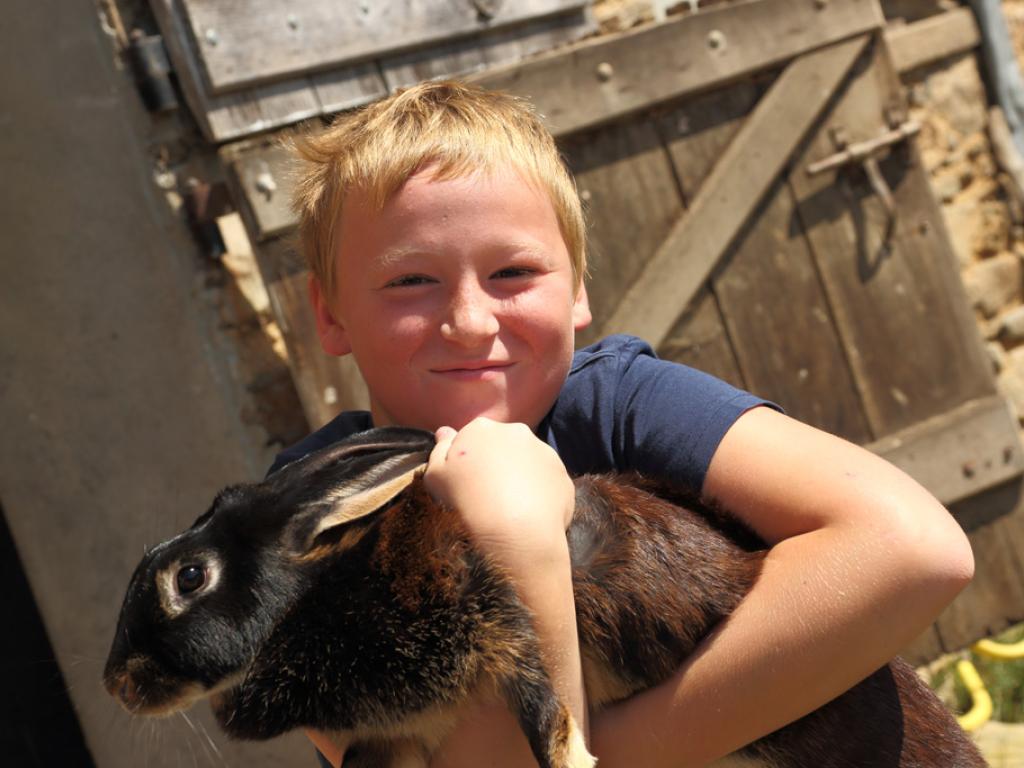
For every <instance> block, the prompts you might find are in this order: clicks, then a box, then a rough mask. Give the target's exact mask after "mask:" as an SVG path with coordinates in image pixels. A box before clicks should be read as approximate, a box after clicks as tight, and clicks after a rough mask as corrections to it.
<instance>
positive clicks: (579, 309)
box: [572, 283, 593, 331]
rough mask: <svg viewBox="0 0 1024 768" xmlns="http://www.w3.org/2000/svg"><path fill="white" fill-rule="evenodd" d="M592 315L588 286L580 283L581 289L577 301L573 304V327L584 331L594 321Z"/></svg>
mask: <svg viewBox="0 0 1024 768" xmlns="http://www.w3.org/2000/svg"><path fill="white" fill-rule="evenodd" d="M592 319H593V318H592V316H591V314H590V299H588V298H587V286H585V285H584V284H583V283H580V289H579V291H578V292H577V293H576V300H575V301H574V302H573V304H572V327H573V328H574V329H575V330H577V331H582V330H583V329H584V328H586V327H587V326H588V325H590V321H591V320H592Z"/></svg>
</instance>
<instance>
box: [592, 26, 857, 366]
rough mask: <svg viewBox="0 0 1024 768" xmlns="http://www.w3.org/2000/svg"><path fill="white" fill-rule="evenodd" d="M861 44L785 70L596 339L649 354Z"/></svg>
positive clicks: (838, 48)
mask: <svg viewBox="0 0 1024 768" xmlns="http://www.w3.org/2000/svg"><path fill="white" fill-rule="evenodd" d="M868 38H869V36H868V35H864V36H862V37H858V38H855V39H853V40H848V41H846V42H843V43H837V44H836V45H833V46H830V47H828V48H824V49H821V50H818V51H815V52H813V53H809V54H806V55H804V56H801V57H800V58H798V59H796V60H795V61H794V62H793V63H791V64H790V65H789V66H788V67H787V68H786V70H785V71H784V72H783V73H782V74H781V75H780V76H779V78H778V79H777V80H776V81H775V83H773V84H772V87H771V88H770V89H769V91H768V92H767V93H766V94H765V95H764V97H763V98H762V99H761V101H760V102H758V104H757V106H756V107H755V108H754V111H753V112H752V113H751V115H750V117H749V118H747V121H746V123H744V125H743V127H742V128H741V129H740V130H739V132H738V133H737V135H736V138H735V139H734V140H733V141H732V143H731V144H730V145H729V146H728V148H727V149H726V150H725V152H724V153H723V154H722V157H721V159H720V160H719V161H718V163H717V164H716V165H715V167H714V169H713V170H712V172H711V174H710V175H709V176H708V178H707V180H706V181H705V182H704V183H703V184H702V185H701V187H700V189H699V191H698V192H697V196H696V197H695V198H694V200H693V202H692V203H691V204H690V207H689V209H688V211H687V212H686V214H685V215H684V216H683V217H682V219H680V221H679V222H678V223H677V224H676V225H675V227H674V228H673V229H672V231H671V232H670V233H669V235H668V237H667V238H666V239H665V242H664V243H663V244H662V245H661V247H660V248H659V249H658V251H657V252H656V253H655V254H654V256H652V257H651V259H650V261H649V262H648V263H647V266H646V267H645V269H644V271H643V272H642V273H641V274H640V277H639V278H638V279H637V280H636V281H635V282H634V283H633V285H631V286H630V287H629V289H628V290H627V291H626V293H625V296H624V297H623V299H622V301H621V302H620V304H619V306H618V307H617V308H616V310H615V312H614V314H613V315H612V317H611V319H610V320H609V321H608V322H607V323H606V324H605V326H604V328H602V335H607V334H609V333H622V332H629V333H635V334H636V335H638V336H641V337H643V338H646V339H647V340H648V341H649V342H651V344H652V345H653V346H655V347H657V346H658V344H660V343H661V342H662V340H663V339H664V338H665V336H666V334H667V333H668V332H669V330H670V329H671V328H672V325H673V324H674V323H675V321H676V319H677V318H678V317H679V314H680V312H682V310H683V309H684V308H685V307H686V305H687V304H688V303H689V301H690V299H691V298H692V297H693V296H694V294H696V292H697V291H698V290H699V289H700V287H701V286H702V285H703V284H704V282H705V281H706V280H707V278H708V276H709V275H710V274H711V271H712V269H713V268H714V266H715V264H717V263H718V260H719V258H720V257H721V255H722V254H723V253H724V252H725V250H726V248H727V247H728V246H729V244H730V242H732V240H733V238H734V237H735V236H736V233H737V232H738V231H739V230H740V227H741V226H742V225H743V223H744V222H745V221H746V220H747V218H748V217H749V216H750V214H751V213H752V212H753V211H754V209H755V208H756V206H757V205H758V203H759V202H760V201H761V199H762V198H763V197H764V195H765V194H766V192H767V191H768V189H769V188H770V187H771V185H772V182H773V181H774V180H775V178H776V176H778V174H779V172H780V171H781V170H782V168H783V166H784V165H785V163H786V161H787V160H788V158H789V156H790V155H791V154H792V153H793V149H794V148H795V147H796V145H797V143H798V142H799V141H800V139H801V138H803V136H804V135H805V134H806V133H807V131H808V130H809V129H810V127H811V126H812V125H813V124H814V122H815V120H816V119H817V118H818V116H819V115H820V114H821V112H822V110H823V109H824V107H825V105H826V104H827V103H828V101H829V99H830V97H831V96H832V95H833V94H834V93H835V91H836V89H837V88H838V87H839V85H840V83H842V81H843V78H844V77H845V76H846V73H847V72H848V71H849V69H850V67H851V66H852V65H853V63H854V61H855V60H856V59H857V57H858V56H859V55H860V53H861V51H863V50H864V47H865V45H866V44H867V41H868Z"/></svg>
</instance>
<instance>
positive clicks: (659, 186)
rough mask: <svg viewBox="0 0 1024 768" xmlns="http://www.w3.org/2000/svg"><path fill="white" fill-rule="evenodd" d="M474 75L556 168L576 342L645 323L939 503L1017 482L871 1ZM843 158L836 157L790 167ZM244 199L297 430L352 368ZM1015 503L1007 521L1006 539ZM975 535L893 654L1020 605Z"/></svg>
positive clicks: (1017, 570)
mask: <svg viewBox="0 0 1024 768" xmlns="http://www.w3.org/2000/svg"><path fill="white" fill-rule="evenodd" d="M479 79H480V81H481V82H482V83H483V84H484V85H486V86H487V87H496V88H503V89H505V90H511V91H514V92H516V93H520V94H522V95H525V96H528V97H530V98H531V99H532V100H533V101H534V102H535V103H536V104H537V106H538V108H539V111H540V112H541V113H542V114H544V115H545V116H546V117H547V119H548V120H549V124H550V126H551V129H552V131H553V132H554V133H555V134H556V137H557V138H558V140H559V141H560V143H561V147H562V149H563V151H564V153H565V156H566V158H567V161H568V163H569V165H570V167H571V168H572V170H573V172H574V174H575V176H576V179H577V183H578V186H579V189H580V193H581V197H582V198H583V200H584V202H585V204H586V208H587V212H588V217H589V219H590V224H591V226H590V242H589V250H590V256H591V263H592V277H591V279H590V282H589V291H590V296H591V300H592V304H593V309H594V315H595V322H594V325H593V328H592V329H591V330H589V331H588V332H587V333H586V334H583V335H582V336H581V338H580V342H581V343H586V342H588V341H590V340H593V339H594V338H597V337H599V336H603V335H605V334H608V333H618V332H627V333H635V334H637V335H639V336H642V337H644V338H646V339H648V340H649V341H650V342H651V343H652V344H654V345H655V346H656V348H657V349H658V352H659V354H661V355H662V356H663V357H666V358H669V359H673V360H677V361H679V362H683V363H687V364H691V365H694V366H696V367H699V368H702V369H704V370H707V371H709V372H711V373H713V374H715V375H718V376H720V377H721V378H723V379H725V380H727V381H730V382H732V383H734V384H736V385H738V386H741V387H744V388H746V389H749V390H751V391H753V392H755V393H757V394H759V395H762V396H765V397H768V398H770V399H772V400H774V401H776V402H778V403H779V404H780V405H782V406H783V407H784V408H785V409H786V411H787V412H788V413H789V414H791V415H793V416H794V417H796V418H799V419H801V420H803V421H806V422H808V423H810V424H813V425H815V426H818V427H820V428H823V429H825V430H828V431H830V432H833V433H835V434H838V435H840V436H843V437H845V438H847V439H849V440H851V441H853V442H856V443H859V444H862V445H865V446H867V447H869V448H870V449H871V450H873V451H875V452H877V453H879V454H881V455H883V456H885V457H886V458H887V459H889V460H890V461H892V462H893V463H895V464H897V465H898V466H900V467H902V468H904V469H905V470H906V471H907V472H908V473H910V474H911V475H912V476H914V477H915V478H917V479H918V480H919V481H920V482H921V483H922V484H924V485H925V486H926V487H927V488H929V489H930V490H931V491H932V492H933V493H934V494H935V495H936V496H937V497H938V498H939V499H940V500H941V501H942V502H943V503H945V504H957V505H963V504H966V503H968V502H969V500H972V499H973V500H976V499H978V498H979V494H982V493H983V492H992V493H997V492H999V493H1005V492H1006V489H1007V488H1011V487H1013V483H1014V481H1015V479H1016V482H1017V484H1018V486H1019V478H1020V476H1021V473H1022V472H1024V454H1022V450H1021V446H1020V442H1019V437H1018V428H1017V421H1016V418H1015V416H1014V415H1013V414H1012V413H1011V411H1010V409H1009V407H1008V406H1007V404H1006V402H1005V401H1004V400H1003V398H1002V397H1001V396H1000V395H999V394H998V393H997V391H996V387H995V383H994V379H993V375H992V372H991V370H990V367H989V364H988V362H987V358H986V355H985V353H984V350H983V347H982V345H981V340H980V338H979V335H978V332H977V329H976V326H975V323H974V319H973V317H972V315H971V312H970V310H969V308H968V305H967V302H966V298H965V295H964V290H963V286H962V284H961V281H960V277H959V274H958V271H957V267H956V263H955V259H954V257H953V255H952V251H951V248H950V245H949V240H948V237H947V234H946V232H945V228H944V225H943V222H942V217H941V213H940V211H939V209H938V207H937V205H936V203H935V201H934V199H933V197H932V195H931V191H930V188H929V184H928V180H927V177H926V175H925V173H924V170H923V168H922V165H921V163H920V159H919V158H918V155H917V151H916V149H915V147H914V145H913V138H912V135H913V126H912V125H911V124H908V121H907V119H906V110H905V105H904V102H903V95H902V91H901V88H900V83H899V79H898V76H897V74H896V71H895V69H894V66H893V64H892V57H891V55H890V52H889V50H888V47H887V43H886V37H885V35H884V34H883V20H882V15H881V12H880V10H879V8H878V6H877V3H875V2H865V0H833V2H830V3H828V4H818V3H813V2H807V3H793V2H791V0H759V1H758V2H751V3H744V4H738V5H729V6H725V7H722V8H720V9H714V10H712V11H708V12H702V13H699V14H696V15H694V16H690V17H685V18H682V19H677V20H675V21H672V22H669V23H666V24H662V25H656V26H654V27H650V28H646V29H641V30H637V31H635V32H631V33H629V34H626V35H622V36H618V37H615V38H609V39H607V40H603V41H598V42H594V43H590V44H587V45H583V46H580V47H578V48H574V49H570V50H568V51H565V52H561V53H556V54H552V55H550V56H547V57H543V58H541V59H539V60H535V61H530V62H526V63H524V64H522V65H520V66H518V67H516V68H513V69H511V70H504V71H501V72H496V73H489V74H485V75H483V76H481V77H480V78H479ZM886 136H889V137H890V138H891V139H892V140H891V141H889V140H887V139H886V138H885V137H886ZM872 147H873V148H872ZM276 151H278V150H275V149H273V148H272V147H267V146H255V147H242V148H237V149H232V150H229V152H228V153H227V157H228V160H229V162H230V163H231V165H232V167H233V168H234V169H235V172H236V180H237V181H238V188H239V192H240V194H241V195H242V196H247V197H249V198H254V197H255V195H254V194H253V192H252V189H253V183H252V179H253V178H255V177H254V176H253V172H252V171H251V169H252V168H256V169H257V170H258V169H259V168H261V167H262V166H261V165H260V163H264V164H268V163H269V164H270V165H273V163H274V162H276V161H275V160H274V158H273V153H274V152H276ZM840 152H845V153H846V155H847V156H848V158H847V159H849V160H850V162H846V163H839V164H836V165H835V167H831V168H826V169H825V170H822V171H819V172H816V173H812V172H811V169H812V166H815V165H820V164H821V163H822V161H826V160H828V159H829V158H831V157H833V156H835V155H836V154H837V153H840ZM247 169H250V170H247ZM247 179H248V181H247ZM261 205H262V203H260V202H259V200H258V199H257V200H256V201H255V202H252V203H251V204H250V206H249V207H250V211H249V213H248V219H249V222H250V228H251V229H252V230H253V232H254V234H255V235H256V236H257V237H259V238H261V239H262V245H261V247H260V248H259V251H260V253H261V255H260V260H261V268H262V269H263V272H264V277H265V278H266V279H267V281H268V283H269V286H268V287H269V290H270V294H271V296H272V297H273V300H274V301H275V306H276V313H277V316H278V318H279V320H280V321H281V322H282V325H283V330H284V332H285V336H286V339H287V340H288V346H289V353H290V354H291V355H292V366H293V371H294V374H295V379H296V382H297V385H298V388H299V390H300V393H301V396H302V399H303V403H304V406H305V408H306V413H307V416H308V417H309V420H310V422H311V425H312V426H314V427H315V426H318V425H319V424H321V423H324V422H325V421H327V420H328V419H329V418H331V417H332V416H333V415H334V414H335V413H336V412H337V411H339V410H341V409H343V408H347V407H349V408H350V407H361V406H364V405H365V389H363V388H362V384H361V382H360V380H359V378H358V373H357V372H356V371H355V370H354V368H353V367H352V366H351V363H349V362H347V361H337V360H329V359H327V358H325V357H324V356H323V355H322V354H321V353H320V352H319V349H318V344H317V342H316V340H315V334H314V333H313V325H312V318H311V314H310V312H309V310H308V308H307V306H306V300H305V281H306V277H305V273H304V269H303V267H302V266H301V261H300V260H299V259H297V257H296V256H295V254H294V250H293V249H291V248H289V246H288V244H287V243H288V241H287V231H288V227H289V226H290V223H289V222H287V221H282V222H275V221H274V220H273V217H272V216H270V215H269V214H266V213H265V212H264V213H261ZM261 217H262V218H261ZM282 233H284V234H282ZM992 489H996V490H994V491H993V490H992ZM965 500H968V501H965ZM1012 507H1013V505H1012V504H1011V505H1009V506H1008V507H1007V509H1011V508H1012ZM1018 518H1019V515H1018V516H1014V517H1013V520H1014V522H1012V523H1007V526H1009V527H1004V533H1006V532H1007V531H1010V532H1011V533H1012V536H1015V537H1017V540H1020V539H1022V538H1024V529H1021V530H1019V531H1018V530H1017V529H1018V528H1020V527H1021V526H1020V525H1019V523H1017V522H1015V521H1016V520H1017V519H1018ZM1013 526H1016V527H1013ZM1011 528H1012V530H1011ZM978 535H979V536H981V535H985V536H989V535H990V533H989V532H987V531H986V532H983V534H982V533H979V534H978ZM984 546H985V548H986V549H985V551H984V552H983V553H980V555H981V556H980V557H979V579H977V580H976V583H975V585H974V586H972V590H975V593H976V594H977V595H979V596H980V598H981V599H979V600H978V601H976V604H969V603H967V602H964V601H961V602H959V603H958V604H957V606H954V608H953V609H951V611H950V612H947V615H946V616H945V617H944V618H943V619H941V620H940V621H939V622H938V624H937V625H936V628H935V629H934V630H933V631H932V632H931V633H929V635H928V636H927V637H925V638H922V640H921V642H920V643H919V644H918V647H917V648H916V650H913V651H912V655H916V657H918V658H922V659H923V658H928V657H931V656H934V655H935V654H936V653H938V652H940V651H941V650H942V649H943V648H946V649H952V648H956V647H961V646H962V645H964V644H966V643H968V642H970V641H971V640H972V639H974V638H975V637H977V636H980V635H981V634H982V633H983V632H984V631H985V630H986V629H990V628H992V627H995V626H999V625H1001V624H1002V623H1004V622H1005V620H1006V619H1008V618H1012V617H1013V616H1014V615H1017V616H1018V617H1019V614H1020V613H1021V607H1022V606H1024V573H1022V570H1021V566H1020V564H1019V563H1018V562H1017V558H1016V557H1015V556H1014V554H1013V551H1012V547H1007V546H1005V545H1003V544H999V543H995V542H994V541H993V542H987V543H986V544H985V545H984ZM1007 590H1009V591H1007ZM999 594H1004V595H1006V597H1005V599H1002V598H999V597H998V595H999ZM979 605H980V606H981V607H980V608H979V607H978V606H979Z"/></svg>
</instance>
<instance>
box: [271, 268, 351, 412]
mask: <svg viewBox="0 0 1024 768" xmlns="http://www.w3.org/2000/svg"><path fill="white" fill-rule="evenodd" d="M308 282H309V276H308V274H304V273H299V274H294V275H291V276H289V277H286V278H283V279H281V280H278V281H277V282H274V283H271V284H270V285H268V286H267V292H268V293H269V295H270V302H271V305H272V306H273V309H274V317H276V318H277V321H278V323H279V324H280V325H281V334H282V335H283V336H284V340H285V346H286V347H287V349H288V364H289V366H290V367H291V370H292V377H293V379H294V381H295V388H296V390H297V391H298V393H299V400H300V401H301V402H302V410H303V412H304V413H305V414H306V420H307V421H308V422H309V425H310V427H311V428H312V429H318V428H319V427H321V426H323V425H324V424H326V423H327V422H328V421H330V420H331V419H332V418H334V417H335V416H336V415H337V414H338V413H340V412H341V411H347V410H360V409H362V410H365V409H367V408H369V402H370V400H369V394H368V393H367V390H366V384H365V383H364V382H363V378H362V376H361V375H360V373H359V369H358V368H357V367H356V364H355V361H354V360H353V359H352V357H351V355H347V356H345V357H331V356H329V355H327V354H326V353H325V352H324V351H323V350H322V349H321V348H320V340H319V337H318V336H317V333H316V319H315V318H314V316H313V310H312V308H311V307H310V304H309V299H308V291H307V288H308Z"/></svg>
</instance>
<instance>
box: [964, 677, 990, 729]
mask: <svg viewBox="0 0 1024 768" xmlns="http://www.w3.org/2000/svg"><path fill="white" fill-rule="evenodd" d="M956 671H957V673H958V674H959V675H960V679H961V680H962V681H963V683H964V687H966V688H967V692H968V693H970V694H971V701H972V704H971V708H970V709H969V710H968V711H967V712H965V713H964V714H962V715H961V716H960V717H958V718H957V722H959V723H960V727H961V728H963V729H964V730H965V731H974V730H977V729H978V728H980V727H981V726H982V725H984V724H985V723H987V722H988V720H989V718H991V717H992V696H990V695H989V692H988V691H987V690H985V684H984V683H983V682H981V676H980V675H979V674H978V670H977V669H975V667H974V665H973V664H972V663H971V662H969V661H967V659H961V660H960V661H958V662H957V663H956Z"/></svg>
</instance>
